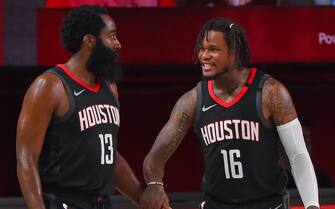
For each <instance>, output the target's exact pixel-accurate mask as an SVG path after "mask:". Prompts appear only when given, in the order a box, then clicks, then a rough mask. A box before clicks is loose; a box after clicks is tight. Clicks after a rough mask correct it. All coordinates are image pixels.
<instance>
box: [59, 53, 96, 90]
mask: <svg viewBox="0 0 335 209" xmlns="http://www.w3.org/2000/svg"><path fill="white" fill-rule="evenodd" d="M87 59H88V57H87V56H86V55H84V53H81V52H80V51H79V52H77V53H75V54H74V55H72V56H71V58H70V59H69V60H68V61H67V62H66V63H65V64H64V65H65V66H66V67H67V68H68V69H69V70H70V71H71V72H72V73H73V74H74V75H75V76H76V77H77V78H78V79H80V80H81V81H83V82H84V83H86V84H87V85H89V86H95V85H96V77H95V76H94V75H93V74H92V73H91V72H90V71H89V70H88V69H87V67H86V61H87Z"/></svg>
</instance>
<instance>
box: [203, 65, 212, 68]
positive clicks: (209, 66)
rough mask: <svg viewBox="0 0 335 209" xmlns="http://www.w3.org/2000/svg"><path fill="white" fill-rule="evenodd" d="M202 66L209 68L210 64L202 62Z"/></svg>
mask: <svg viewBox="0 0 335 209" xmlns="http://www.w3.org/2000/svg"><path fill="white" fill-rule="evenodd" d="M202 66H203V68H205V69H208V68H211V65H210V64H203V65H202Z"/></svg>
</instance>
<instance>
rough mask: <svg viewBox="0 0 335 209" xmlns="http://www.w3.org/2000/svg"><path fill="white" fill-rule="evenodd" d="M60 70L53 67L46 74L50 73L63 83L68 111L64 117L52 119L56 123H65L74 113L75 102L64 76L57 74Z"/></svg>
mask: <svg viewBox="0 0 335 209" xmlns="http://www.w3.org/2000/svg"><path fill="white" fill-rule="evenodd" d="M60 70H61V69H60V68H59V67H53V68H50V69H48V70H47V71H46V72H48V73H52V74H54V75H56V76H57V77H58V78H59V79H60V80H61V81H62V83H63V86H64V89H65V93H66V95H67V97H68V99H69V111H67V113H65V115H64V116H63V117H61V118H57V117H53V118H54V120H55V122H56V123H59V122H64V121H66V120H67V119H68V118H69V117H70V116H71V115H72V113H73V112H74V106H75V100H74V96H73V94H72V90H71V88H70V86H69V84H68V83H67V82H66V80H65V78H64V76H63V75H62V74H61V73H60V72H59V71H60Z"/></svg>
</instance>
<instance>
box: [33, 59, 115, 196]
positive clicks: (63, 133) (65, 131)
mask: <svg viewBox="0 0 335 209" xmlns="http://www.w3.org/2000/svg"><path fill="white" fill-rule="evenodd" d="M48 72H51V73H53V74H55V75H56V76H58V77H59V78H60V79H61V80H62V82H63V85H64V88H65V91H66V92H67V96H68V99H69V103H70V108H69V109H70V110H69V111H68V112H67V113H66V114H65V115H64V116H63V117H62V118H57V117H55V116H53V118H52V121H51V122H50V124H49V127H48V130H47V133H46V137H45V142H44V145H43V149H42V153H41V156H40V159H39V171H40V176H41V180H42V188H43V190H44V191H45V190H46V191H47V192H48V191H54V190H58V189H59V190H60V191H76V192H78V191H79V192H83V193H85V192H87V193H88V194H101V195H110V194H112V193H113V192H114V182H113V172H114V164H115V157H116V146H117V134H118V130H119V126H120V116H119V102H118V100H117V98H116V97H115V95H113V93H112V91H111V89H110V87H109V86H108V84H107V82H106V81H104V80H99V81H98V82H97V84H96V86H95V87H90V86H88V85H87V84H85V83H83V82H82V81H80V80H79V79H77V78H76V77H75V76H74V75H73V74H72V72H71V71H69V70H68V69H66V67H65V66H64V65H58V66H57V67H54V68H52V69H50V70H49V71H48ZM60 193H62V192H60ZM73 195H75V194H73Z"/></svg>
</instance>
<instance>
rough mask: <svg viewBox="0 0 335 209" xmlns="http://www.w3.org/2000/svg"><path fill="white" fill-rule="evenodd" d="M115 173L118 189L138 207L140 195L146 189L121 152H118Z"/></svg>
mask: <svg viewBox="0 0 335 209" xmlns="http://www.w3.org/2000/svg"><path fill="white" fill-rule="evenodd" d="M114 171H115V173H114V175H115V187H116V189H117V190H118V191H119V192H120V193H121V194H122V195H124V196H125V197H127V198H128V199H129V200H131V201H132V202H133V203H134V204H135V205H137V206H138V204H139V199H140V195H141V194H142V192H143V190H144V189H143V187H142V185H141V183H140V182H139V181H138V179H137V178H136V176H135V174H134V172H133V171H132V169H131V168H130V166H129V164H128V162H127V161H126V160H125V159H124V157H122V155H121V154H120V153H119V152H116V162H115V170H114Z"/></svg>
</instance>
